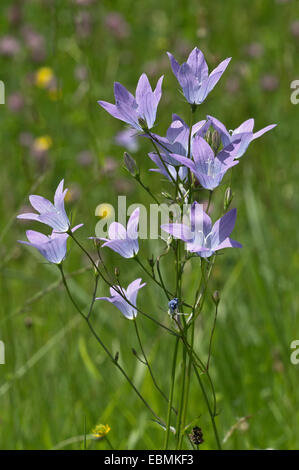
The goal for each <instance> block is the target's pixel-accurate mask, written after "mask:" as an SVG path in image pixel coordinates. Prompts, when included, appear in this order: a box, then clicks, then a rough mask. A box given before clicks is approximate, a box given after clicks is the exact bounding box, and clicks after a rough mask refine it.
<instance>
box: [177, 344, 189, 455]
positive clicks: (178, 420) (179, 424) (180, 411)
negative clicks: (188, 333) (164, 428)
mask: <svg viewBox="0 0 299 470" xmlns="http://www.w3.org/2000/svg"><path fill="white" fill-rule="evenodd" d="M186 363H187V351H186V348H184V349H183V365H182V369H183V370H182V389H181V399H180V406H179V413H178V418H177V426H176V435H177V449H178V448H179V444H180V436H181V424H182V415H183V409H184V401H185V385H186Z"/></svg>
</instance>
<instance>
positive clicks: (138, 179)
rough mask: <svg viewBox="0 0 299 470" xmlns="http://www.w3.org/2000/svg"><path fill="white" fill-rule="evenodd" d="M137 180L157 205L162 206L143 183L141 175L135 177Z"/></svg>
mask: <svg viewBox="0 0 299 470" xmlns="http://www.w3.org/2000/svg"><path fill="white" fill-rule="evenodd" d="M135 180H136V181H137V182H138V183H139V184H140V186H142V188H143V189H144V190H145V191H146V192H147V193H148V194H149V195H150V196H151V198H152V199H153V200H154V201H155V203H156V204H158V205H159V204H160V202H159V201H158V199H157V198H156V196H155V195H154V194H153V193H152V192H151V190H150V189H149V188H148V187H147V186H145V184H144V183H143V182H142V181H141V179H140V176H139V175H136V176H135Z"/></svg>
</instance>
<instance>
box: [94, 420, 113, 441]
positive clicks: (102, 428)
mask: <svg viewBox="0 0 299 470" xmlns="http://www.w3.org/2000/svg"><path fill="white" fill-rule="evenodd" d="M110 430H111V428H110V426H109V424H97V425H96V427H95V428H94V429H93V430H92V431H91V432H92V434H93V437H94V438H95V439H101V438H103V437H105V436H106V435H107V434H108V432H110Z"/></svg>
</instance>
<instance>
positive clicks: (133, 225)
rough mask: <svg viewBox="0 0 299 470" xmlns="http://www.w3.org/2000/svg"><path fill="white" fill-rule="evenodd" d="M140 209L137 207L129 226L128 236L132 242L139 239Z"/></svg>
mask: <svg viewBox="0 0 299 470" xmlns="http://www.w3.org/2000/svg"><path fill="white" fill-rule="evenodd" d="M139 215H140V208H139V207H137V208H136V209H135V210H134V211H133V212H132V214H131V216H130V218H129V221H128V225H127V236H128V238H130V239H132V240H136V239H137V238H138V224H139Z"/></svg>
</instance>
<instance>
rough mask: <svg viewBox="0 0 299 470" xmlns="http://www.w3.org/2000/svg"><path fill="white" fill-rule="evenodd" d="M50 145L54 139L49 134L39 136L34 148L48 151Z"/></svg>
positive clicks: (38, 150) (39, 150)
mask: <svg viewBox="0 0 299 470" xmlns="http://www.w3.org/2000/svg"><path fill="white" fill-rule="evenodd" d="M50 147H52V139H51V137H50V136H49V135H42V136H41V137H37V138H36V139H35V140H34V142H33V148H34V150H36V151H37V152H46V151H47V150H49V148H50Z"/></svg>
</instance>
